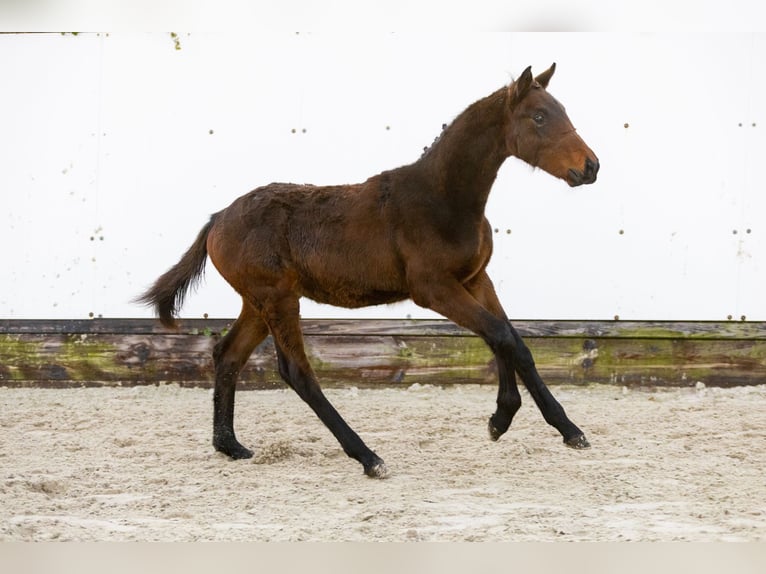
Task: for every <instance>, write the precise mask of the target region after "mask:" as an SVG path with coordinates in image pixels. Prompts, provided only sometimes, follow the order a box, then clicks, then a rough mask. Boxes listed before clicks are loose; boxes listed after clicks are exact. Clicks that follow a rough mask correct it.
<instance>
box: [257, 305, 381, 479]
mask: <svg viewBox="0 0 766 574" xmlns="http://www.w3.org/2000/svg"><path fill="white" fill-rule="evenodd" d="M299 319H300V316H299V309H298V299H297V298H296V297H294V296H293V295H292V294H290V295H286V296H285V297H284V298H283V299H280V300H279V301H276V302H274V307H273V308H272V309H271V310H270V312H269V313H268V319H267V320H268V324H269V328H270V330H271V334H272V336H273V337H274V344H275V346H276V349H277V359H278V366H279V373H280V375H281V376H282V378H283V379H284V380H285V382H286V383H287V384H288V385H289V386H290V387H292V389H293V390H295V392H296V393H298V396H300V398H301V399H303V400H304V401H305V402H306V403H307V404H308V405H309V406H310V407H311V409H312V410H313V411H314V412H315V413H316V415H317V416H318V417H319V419H320V420H321V421H322V422H323V423H324V424H325V426H326V427H327V428H328V429H330V432H332V434H333V435H334V436H335V438H336V439H337V440H338V442H339V443H340V445H341V447H343V451H344V452H345V453H346V454H347V455H348V456H350V457H351V458H353V459H356V460H357V461H359V462H360V463H361V464H362V466H363V467H364V473H365V474H366V475H367V476H370V477H373V478H385V477H386V476H387V474H388V471H387V469H386V465H385V464H384V463H383V460H382V459H381V458H380V457H378V455H376V454H375V453H374V452H372V451H371V450H370V449H369V448H368V447H367V445H365V444H364V442H363V441H362V439H361V438H359V435H357V434H356V433H355V432H354V431H353V430H352V429H351V427H349V426H348V424H347V423H346V421H344V420H343V418H342V417H341V416H340V414H339V413H338V411H336V410H335V407H333V406H332V404H331V403H330V401H329V400H328V399H327V397H325V395H324V393H323V392H322V389H321V388H320V387H319V383H318V382H317V380H316V375H315V374H314V371H313V369H312V368H311V365H310V364H309V361H308V358H307V357H306V353H305V351H304V348H303V334H302V333H301V329H300V320H299Z"/></svg>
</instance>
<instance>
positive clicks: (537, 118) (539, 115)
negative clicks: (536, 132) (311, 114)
mask: <svg viewBox="0 0 766 574" xmlns="http://www.w3.org/2000/svg"><path fill="white" fill-rule="evenodd" d="M532 119H533V120H535V123H536V124H537V125H538V126H541V125H543V124H544V123H545V115H544V114H543V113H542V112H537V113H536V114H535V115H534V116H532Z"/></svg>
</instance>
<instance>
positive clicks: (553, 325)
mask: <svg viewBox="0 0 766 574" xmlns="http://www.w3.org/2000/svg"><path fill="white" fill-rule="evenodd" d="M233 321H234V320H233V319H183V320H181V321H180V328H179V329H178V330H177V331H176V330H172V329H167V328H166V327H163V326H162V325H161V324H160V322H159V321H157V320H154V319H71V320H69V319H64V320H48V319H34V320H19V319H0V335H2V334H25V333H27V334H42V333H72V334H97V333H98V334H115V335H123V334H124V335H129V334H187V335H197V334H205V333H206V334H213V333H221V332H222V331H223V332H225V331H226V330H227V329H228V328H229V327H230V326H231V324H232V322H233ZM513 324H514V326H515V327H516V329H517V330H518V331H519V333H520V334H521V335H522V336H523V337H576V338H578V337H599V338H628V339H658V338H659V339H668V338H670V339H687V338H694V339H755V340H766V322H755V321H577V320H567V321H540V320H524V319H518V320H517V319H514V320H513ZM302 327H303V331H304V333H305V334H306V335H311V336H320V335H359V336H363V335H373V336H375V335H411V336H435V335H441V336H456V337H465V336H473V334H472V333H471V332H470V331H467V330H466V329H463V328H462V327H458V326H457V325H455V324H454V323H452V322H450V321H447V320H444V319H304V320H303V321H302Z"/></svg>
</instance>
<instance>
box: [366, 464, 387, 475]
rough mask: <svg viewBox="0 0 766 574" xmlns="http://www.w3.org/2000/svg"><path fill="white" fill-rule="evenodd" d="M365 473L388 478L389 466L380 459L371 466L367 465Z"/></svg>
mask: <svg viewBox="0 0 766 574" xmlns="http://www.w3.org/2000/svg"><path fill="white" fill-rule="evenodd" d="M364 474H366V475H367V476H369V477H370V478H388V467H386V463H384V462H383V461H382V460H378V461H377V462H375V463H373V464H372V465H371V466H368V467H365V469H364Z"/></svg>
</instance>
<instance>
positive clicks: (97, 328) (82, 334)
mask: <svg viewBox="0 0 766 574" xmlns="http://www.w3.org/2000/svg"><path fill="white" fill-rule="evenodd" d="M230 324H231V321H229V320H222V319H215V320H213V319H209V320H208V319H199V320H185V321H183V322H182V323H181V328H180V329H179V330H178V331H172V330H168V329H165V328H164V327H162V326H161V325H160V324H159V322H157V321H152V320H143V319H94V320H72V321H66V320H65V321H44V320H42V321H18V320H3V321H0V385H5V386H57V387H58V386H73V385H75V386H80V385H138V384H160V383H178V384H181V385H189V386H210V385H212V382H213V371H212V360H211V351H212V348H213V346H214V345H215V342H216V341H217V340H219V339H220V337H221V335H222V334H225V332H226V330H227V329H228V327H229V326H230ZM514 324H515V325H516V327H517V329H518V331H519V332H520V333H521V334H522V336H523V337H524V338H525V340H526V341H527V343H528V345H529V347H530V348H531V349H532V352H533V354H534V356H535V360H536V363H537V366H538V369H539V371H540V373H541V374H542V376H543V377H544V379H545V380H546V381H548V382H550V383H576V384H586V383H612V384H621V385H693V384H695V383H697V382H698V381H699V382H704V383H705V384H709V385H741V384H761V383H766V323H755V322H648V321H514ZM303 326H304V333H305V339H306V349H307V352H308V354H309V358H310V359H311V361H312V364H313V366H314V369H315V370H316V372H317V375H318V376H319V378H320V380H321V382H322V384H323V385H325V386H332V385H356V386H369V385H410V384H413V383H420V384H453V383H466V382H468V383H484V382H491V383H494V382H495V372H494V371H495V370H494V364H493V361H492V356H491V353H490V352H489V350H488V349H487V347H486V346H485V345H484V343H483V342H482V341H481V340H480V339H479V338H478V337H476V336H474V335H473V334H471V333H470V332H468V331H466V330H464V329H462V328H460V327H457V326H455V325H454V324H452V323H450V322H449V321H439V320H358V321H355V320H337V321H336V320H306V321H304V322H303ZM281 385H283V383H282V381H281V379H280V378H279V375H278V374H277V372H276V359H275V353H274V347H273V344H272V341H271V338H268V339H267V340H266V341H264V343H263V344H262V345H261V346H260V347H259V348H258V349H257V350H256V352H255V353H254V354H253V356H252V357H251V359H250V361H249V363H248V365H247V367H246V368H245V370H244V372H243V376H242V383H241V386H242V387H243V388H269V387H275V386H281Z"/></svg>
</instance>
